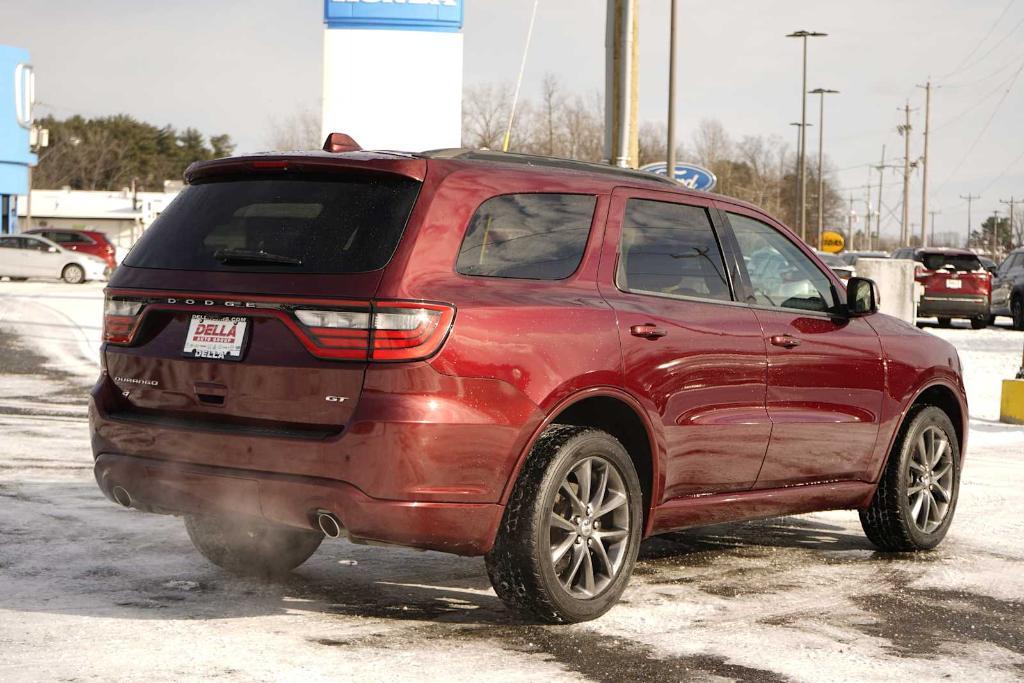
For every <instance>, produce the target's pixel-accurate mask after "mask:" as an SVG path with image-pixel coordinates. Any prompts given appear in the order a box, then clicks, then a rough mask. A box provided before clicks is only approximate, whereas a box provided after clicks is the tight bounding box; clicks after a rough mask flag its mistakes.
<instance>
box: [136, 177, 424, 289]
mask: <svg viewBox="0 0 1024 683" xmlns="http://www.w3.org/2000/svg"><path fill="white" fill-rule="evenodd" d="M419 187H420V183H419V182H417V181H415V180H411V179H409V178H403V177H398V176H380V175H338V176H310V175H301V176H291V177H274V178H233V179H226V180H217V181H212V182H205V183H201V184H198V185H190V186H189V187H187V188H185V190H184V191H183V192H182V193H181V194H180V195H179V196H178V197H177V199H175V200H174V201H173V202H172V203H171V204H170V205H169V206H168V207H167V209H165V210H164V212H163V213H162V214H161V215H160V217H159V218H158V219H157V220H156V221H155V222H154V223H153V225H152V226H151V227H150V228H149V229H148V230H147V231H146V232H145V234H144V235H143V236H142V238H141V239H140V240H139V242H138V244H136V245H135V247H134V248H133V249H132V250H131V252H130V253H129V255H128V257H127V258H126V259H125V264H126V265H128V266H131V267H134V268H166V269H170V270H204V271H228V272H260V273H266V272H271V273H283V272H284V273H358V272H365V271H370V270H377V269H379V268H383V267H384V266H385V265H387V262H388V261H389V260H391V255H392V254H393V253H394V251H395V247H397V246H398V241H399V240H400V239H401V236H402V233H403V231H404V230H405V224H406V221H408V219H409V214H410V213H411V212H412V207H413V204H414V203H415V202H416V196H417V193H418V191H419Z"/></svg>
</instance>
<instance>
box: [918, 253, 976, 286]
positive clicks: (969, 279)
mask: <svg viewBox="0 0 1024 683" xmlns="http://www.w3.org/2000/svg"><path fill="white" fill-rule="evenodd" d="M914 260H915V261H917V262H918V263H919V264H920V265H918V266H917V270H916V272H915V279H916V280H917V281H918V282H920V283H921V284H922V285H924V289H925V292H926V293H927V294H931V295H943V296H952V295H972V296H988V294H989V291H990V289H991V286H992V276H991V275H990V274H989V272H988V271H986V270H985V268H984V267H983V266H982V265H981V261H980V260H979V259H978V257H977V256H975V255H974V254H963V253H945V252H940V251H928V250H922V251H918V252H916V253H915V254H914Z"/></svg>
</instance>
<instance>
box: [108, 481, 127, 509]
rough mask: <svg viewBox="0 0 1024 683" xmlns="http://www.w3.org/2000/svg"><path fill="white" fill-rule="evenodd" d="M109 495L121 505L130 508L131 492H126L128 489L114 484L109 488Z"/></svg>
mask: <svg viewBox="0 0 1024 683" xmlns="http://www.w3.org/2000/svg"><path fill="white" fill-rule="evenodd" d="M110 495H111V497H112V498H113V499H114V502H115V503H117V504H118V505H120V506H121V507H123V508H130V507H131V506H132V494H130V493H128V490H127V489H125V488H124V487H123V486H115V487H114V488H112V489H110Z"/></svg>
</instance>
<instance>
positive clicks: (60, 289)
mask: <svg viewBox="0 0 1024 683" xmlns="http://www.w3.org/2000/svg"><path fill="white" fill-rule="evenodd" d="M100 289H101V287H100V286H99V285H92V284H90V285H82V286H77V287H75V286H68V285H63V284H57V283H34V282H28V283H9V282H0V444H2V447H0V679H2V680H5V681H19V680H38V679H47V680H49V679H68V680H89V679H94V678H101V677H102V678H110V677H117V678H122V679H134V678H143V677H144V678H146V679H149V680H182V679H195V678H200V677H202V678H213V677H219V678H223V679H227V680H292V679H296V680H297V679H302V680H326V679H361V680H382V679H395V678H414V679H422V678H439V677H444V678H447V679H474V680H490V679H493V680H513V681H514V680H524V681H525V680H536V679H539V678H542V677H543V678H546V679H548V680H583V679H589V680H598V681H620V680H658V681H660V680H680V679H688V678H698V679H734V680H751V681H762V680H764V681H773V680H790V679H792V680H802V681H822V680H879V681H881V680H891V679H894V678H913V679H915V680H922V681H929V680H939V679H944V678H945V679H952V680H980V679H984V680H985V681H986V682H992V681H1002V680H1006V681H1009V680H1020V679H1021V678H1024V512H1022V511H1024V429H1022V428H1020V427H1011V426H1008V425H1002V424H1000V423H998V421H997V420H998V400H999V380H1001V379H1002V378H1004V377H1010V376H1012V375H1013V372H1014V371H1015V370H1016V367H1017V365H1018V364H1019V362H1020V353H1021V344H1022V342H1024V334H1022V333H1020V332H1012V331H1010V330H1008V329H1006V328H1005V327H1002V328H996V329H989V330H982V331H972V330H970V329H967V328H954V329H949V330H939V329H932V330H931V331H932V332H934V333H936V334H939V335H941V336H943V337H944V338H946V339H949V340H950V341H952V342H953V343H954V344H956V345H957V347H958V349H959V350H960V355H961V358H962V360H963V363H964V366H965V370H966V378H967V386H968V392H969V395H970V402H971V413H972V420H971V436H970V442H969V446H968V452H967V461H966V466H965V470H964V475H963V482H962V487H961V501H960V505H959V508H958V510H957V517H956V520H955V521H954V524H953V527H952V530H951V532H950V535H949V537H948V538H947V540H946V541H945V543H943V545H941V546H940V547H939V548H938V549H937V550H936V551H934V552H931V553H926V554H920V555H914V556H892V555H885V554H881V553H877V552H875V551H874V549H873V547H872V546H871V545H870V544H869V543H868V542H867V540H866V539H865V538H864V536H863V534H862V533H861V530H860V526H859V523H858V521H857V515H856V514H855V513H852V512H831V513H821V514H812V515H802V516H799V517H787V518H782V519H775V520H769V521H765V522H757V523H749V524H733V525H723V526H718V527H713V528H706V529H699V530H693V531H688V532H685V533H677V534H671V535H668V536H664V537H660V538H655V539H651V540H650V541H648V542H646V543H645V544H644V547H643V549H642V552H641V560H640V562H639V564H638V566H637V570H636V574H635V575H634V578H633V581H632V584H631V586H630V588H629V589H627V591H626V594H625V596H624V599H623V603H622V604H621V605H619V606H618V607H616V608H615V609H613V610H612V611H611V612H610V613H609V614H608V615H606V616H605V617H604V618H602V619H600V620H598V621H596V622H591V623H587V624H581V625H577V626H570V627H542V626H533V625H523V624H519V623H516V622H515V621H514V620H512V619H510V618H509V616H508V614H507V613H506V612H505V611H504V609H503V608H502V606H501V603H500V602H499V601H498V600H497V598H496V597H495V596H494V593H493V592H492V591H491V589H490V587H489V585H488V582H487V577H486V574H485V572H484V568H483V562H482V561H481V560H479V559H464V558H457V557H452V556H447V555H442V554H438V553H419V552H414V551H409V550H402V549H393V548H376V547H365V546H356V545H351V544H349V543H347V542H343V541H338V542H327V543H325V544H324V545H323V546H322V547H321V549H320V550H319V551H318V552H317V553H316V555H314V556H313V558H312V559H311V560H310V561H309V562H308V563H307V564H305V565H303V566H302V567H300V568H299V569H298V570H297V571H296V572H294V573H293V574H292V575H291V576H290V577H288V578H286V579H282V580H277V581H257V580H248V579H239V578H235V577H232V576H230V575H228V574H225V573H224V572H222V571H220V570H218V569H216V568H215V567H212V566H211V565H209V564H208V563H206V562H205V561H204V560H203V559H202V558H201V557H200V556H199V555H198V554H197V553H196V552H195V551H193V549H192V547H191V544H190V543H189V541H188V539H187V537H186V535H185V531H184V528H183V526H182V524H181V522H180V520H178V519H175V518H171V517H160V516H155V515H144V514H140V513H135V512H131V511H125V510H122V509H119V508H117V507H116V506H114V505H113V504H111V503H109V502H108V501H106V499H104V498H103V497H102V495H101V494H100V493H99V491H98V490H97V488H96V485H95V482H94V481H93V478H92V470H91V456H90V453H89V442H88V429H87V424H86V421H85V397H86V394H87V391H88V387H89V385H90V384H91V382H92V380H93V379H94V378H95V374H96V368H97V366H96V349H97V348H98V337H99V315H100V308H101V299H100V297H101V295H100Z"/></svg>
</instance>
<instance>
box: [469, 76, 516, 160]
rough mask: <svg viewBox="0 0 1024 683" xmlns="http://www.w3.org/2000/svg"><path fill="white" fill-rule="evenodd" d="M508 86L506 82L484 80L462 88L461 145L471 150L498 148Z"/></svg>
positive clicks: (508, 101) (505, 116) (505, 122)
mask: <svg viewBox="0 0 1024 683" xmlns="http://www.w3.org/2000/svg"><path fill="white" fill-rule="evenodd" d="M511 103H512V89H511V88H510V87H509V85H508V84H501V85H495V84H493V83H485V84H482V85H473V86H469V87H468V88H466V90H465V92H464V93H463V95H462V145H463V146H464V147H472V148H474V149H484V148H486V149H501V142H502V138H503V137H504V135H505V127H506V126H507V125H508V109H509V107H510V106H511Z"/></svg>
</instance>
